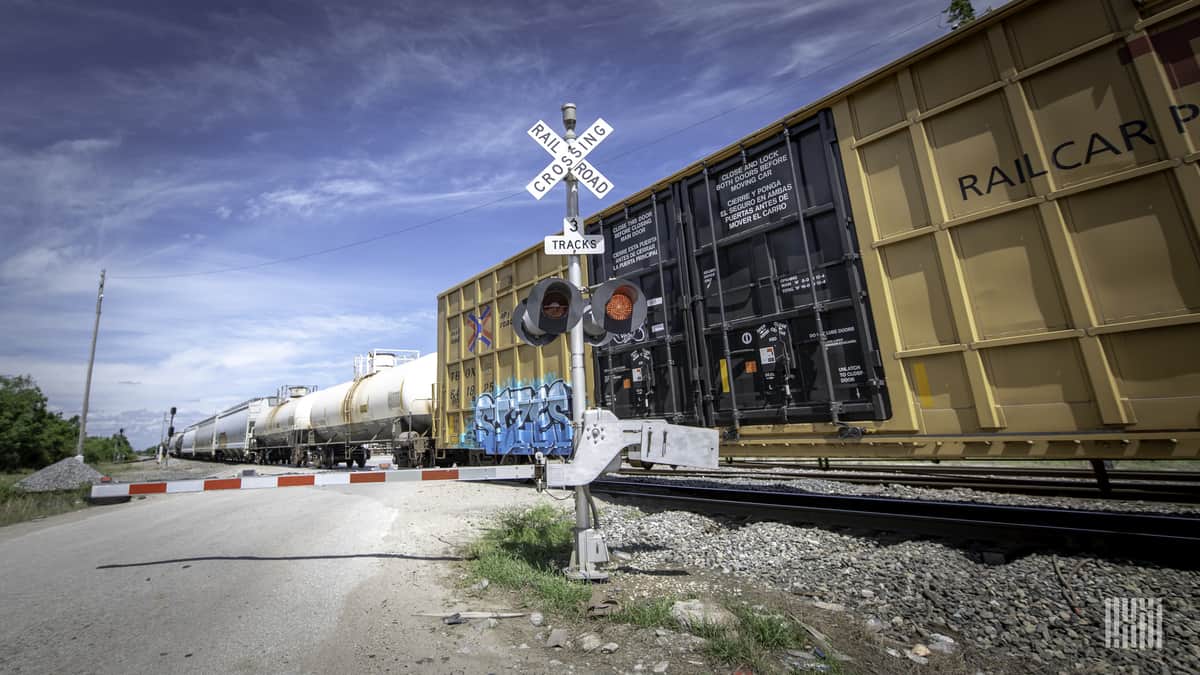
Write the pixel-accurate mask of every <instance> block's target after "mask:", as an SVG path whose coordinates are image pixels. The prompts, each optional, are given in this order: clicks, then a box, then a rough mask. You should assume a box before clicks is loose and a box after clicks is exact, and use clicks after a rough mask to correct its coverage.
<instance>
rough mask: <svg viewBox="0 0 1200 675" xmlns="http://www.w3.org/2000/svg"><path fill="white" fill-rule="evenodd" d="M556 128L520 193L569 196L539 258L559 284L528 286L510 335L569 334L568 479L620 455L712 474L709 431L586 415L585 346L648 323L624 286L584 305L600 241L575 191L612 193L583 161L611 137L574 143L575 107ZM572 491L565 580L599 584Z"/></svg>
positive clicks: (539, 138)
mask: <svg viewBox="0 0 1200 675" xmlns="http://www.w3.org/2000/svg"><path fill="white" fill-rule="evenodd" d="M562 119H563V126H564V127H565V128H566V132H567V133H566V138H565V139H564V138H561V137H559V135H558V134H556V133H555V132H554V130H553V129H551V128H550V125H548V124H546V123H545V122H543V121H541V120H538V121H537V123H536V124H534V125H533V126H532V127H530V128H529V131H528V132H526V133H528V134H529V137H530V138H532V139H533V140H534V141H536V142H537V143H538V144H539V145H540V146H542V149H543V150H545V151H546V152H548V153H550V155H551V156H552V157H554V159H553V160H552V161H551V162H550V164H549V165H548V166H546V168H544V169H542V171H541V173H539V174H538V175H537V176H535V177H534V179H533V180H532V181H530V182H529V184H528V185H526V186H525V189H526V190H527V191H528V192H529V194H531V195H533V197H534V198H535V199H539V200H540V199H541V198H542V197H544V196H546V194H547V193H548V192H549V191H550V189H551V188H553V187H554V186H555V185H557V184H558V183H559V182H560V181H561V182H563V183H565V184H566V186H567V215H566V217H565V218H563V233H562V235H554V236H549V237H546V248H545V251H546V254H547V255H565V256H568V258H567V278H566V279H559V278H551V279H543V280H541V281H539V282H538V283H536V284H534V286H533V289H532V290H530V291H529V295H528V296H526V297H525V299H524V300H521V301H520V302H519V303H518V304H517V307H516V309H515V310H514V311H513V317H512V326H513V331H514V332H515V333H516V334H517V337H518V338H520V340H521V341H522V342H524V343H526V344H529V345H533V346H535V347H544V346H545V345H548V344H550V343H551V342H553V341H554V340H555V339H556V338H557V337H558V336H560V335H563V334H569V338H570V342H569V345H570V350H569V353H570V355H571V428H572V432H573V433H572V440H573V443H574V450H573V452H572V454H571V462H570V463H569V464H567V465H566V466H568V467H571V471H573V472H578V473H587V474H588V475H596V476H598V475H600V474H601V473H603V472H605V471H608V470H610V469H611V468H612V467H614V466H617V467H619V466H620V461H621V459H620V457H621V455H620V453H621V451H622V450H623V449H624V448H626V447H630V446H638V447H639V448H640V449H641V451H642V454H643V457H652V456H663V457H666V456H670V457H673V458H674V461H672V462H667V463H669V464H670V463H673V464H679V465H683V466H699V467H716V465H717V432H716V431H713V430H711V429H694V428H689V427H681V426H678V425H674V424H667V423H666V422H664V421H661V420H630V421H621V420H618V419H617V417H616V415H614V414H612V412H610V411H607V410H598V409H589V410H585V407H586V401H587V399H586V396H587V392H586V387H587V384H586V379H585V374H584V367H583V349H584V344H585V343H586V344H590V345H592V346H597V347H598V346H602V345H605V344H608V343H609V342H610V341H612V339H613V337H614V336H616V335H624V334H629V333H633V332H634V331H636V330H637V329H638V328H640V327H641V326H642V324H643V323H645V321H646V294H645V293H644V292H643V291H642V289H641V288H640V287H639V286H638V285H637V284H635V283H633V282H631V281H626V280H624V279H612V280H609V281H605V282H604V283H602V284H600V285H599V286H598V287H596V288H595V289H594V290H592V291H591V293H590V297H588V298H584V292H585V290H586V289H584V288H582V282H583V273H582V269H581V266H580V256H581V255H595V254H599V253H604V235H603V234H594V235H589V234H585V233H584V232H583V221H582V220H581V219H580V217H579V185H580V183H582V184H583V185H584V187H586V188H587V189H588V190H590V191H591V192H592V194H594V195H595V196H596V198H597V199H603V198H604V197H605V195H607V194H608V193H609V192H610V191H612V182H611V181H609V180H608V178H607V177H605V176H604V174H602V173H600V170H599V169H597V168H596V167H595V166H594V165H592V164H590V163H589V162H587V161H586V160H585V159H584V158H585V157H586V156H587V154H588V153H590V152H591V151H592V150H594V149H595V148H596V146H597V145H599V144H600V143H601V142H602V141H604V140H605V139H606V138H608V137H609V136H610V135H611V134H612V131H613V128H612V127H611V126H610V125H609V124H608V122H605V121H604V120H603V119H597V120H596V121H595V122H593V123H592V124H591V125H590V126H588V127H586V128H584V130H583V131H581V132H580V133H579V134H576V133H575V104H574V103H565V104H563V107H562ZM659 433H661V434H662V435H661V440H659V436H658V434H659ZM668 433H669V434H670V435H669V438H670V439H671V441H670V442H668V440H667V439H668ZM557 468H558V465H551V466H548V467H547V470H546V475H547V477H548V480H549V484H551V485H552V484H554V481H553V476H552V472H553V470H555V469H557ZM593 472H594V473H593ZM588 482H590V480H589V481H588ZM574 485H575V530H574V534H575V537H574V538H575V541H574V544H575V546H574V551H573V553H572V554H571V564H570V565H569V566H568V567H567V569H566V570H564V571H565V572H566V574H567V576H568V577H571V578H573V579H587V580H603V579H607V578H608V574H606V573H605V572H603V571H601V570H598V569H596V563H602V562H607V561H608V547H607V546H605V544H604V538H603V537H602V536H601V535H600V533H598V532H596V531H595V529H593V525H594V523H595V519H594V518H593V515H594V514H593V513H592V511H591V509H592V508H593V507H592V503H593V502H592V499H591V495H590V494H589V492H588V486H587V483H586V482H585V483H575V484H574Z"/></svg>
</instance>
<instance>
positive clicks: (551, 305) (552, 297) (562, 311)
mask: <svg viewBox="0 0 1200 675" xmlns="http://www.w3.org/2000/svg"><path fill="white" fill-rule="evenodd" d="M570 311H571V299H570V298H568V297H567V296H566V294H564V293H559V292H556V291H549V292H547V293H546V295H545V296H544V297H543V298H542V315H543V316H545V317H547V318H549V319H561V318H563V317H565V316H566V315H567V313H568V312H570Z"/></svg>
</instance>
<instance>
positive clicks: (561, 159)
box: [525, 118, 613, 199]
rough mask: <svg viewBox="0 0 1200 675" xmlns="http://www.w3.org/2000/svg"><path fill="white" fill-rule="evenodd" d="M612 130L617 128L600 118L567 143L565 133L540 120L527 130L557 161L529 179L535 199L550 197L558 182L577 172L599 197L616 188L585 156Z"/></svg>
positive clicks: (583, 183) (529, 187)
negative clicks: (564, 137) (549, 193)
mask: <svg viewBox="0 0 1200 675" xmlns="http://www.w3.org/2000/svg"><path fill="white" fill-rule="evenodd" d="M612 130H613V128H612V127H611V126H609V124H608V122H605V121H604V119H603V118H600V119H597V120H596V121H595V122H593V123H592V124H591V126H589V127H587V128H586V129H584V130H583V131H581V132H580V133H579V136H578V137H577V138H576V139H575V140H574V141H573V142H572V143H567V142H566V141H565V140H563V139H562V137H561V136H559V135H558V134H556V133H554V130H553V129H551V128H550V125H549V124H546V123H545V122H543V121H541V120H538V121H537V124H534V125H533V126H532V127H530V128H529V131H527V132H526V133H528V134H529V137H530V138H532V139H533V140H535V141H537V142H538V145H540V146H542V149H543V150H545V151H546V152H548V153H550V156H551V157H553V158H554V160H553V161H551V162H550V164H548V165H546V168H545V169H542V170H541V171H540V172H539V173H538V175H537V176H535V177H534V179H533V180H531V181H529V184H528V185H526V186H525V190H526V191H528V192H529V194H531V195H533V197H534V198H535V199H541V198H542V197H545V196H546V193H547V192H549V191H550V188H552V187H554V186H555V185H557V184H558V182H559V181H561V180H562V179H564V178H566V177H567V174H568V173H570V174H574V176H575V178H576V179H577V180H578V181H579V182H580V183H581V184H582V185H583V186H584V187H586V188H587V189H588V190H591V192H592V194H594V195H596V198H597V199H603V198H604V196H605V195H607V194H608V193H609V191H611V190H612V182H610V181H609V180H608V179H607V178H605V177H604V174H602V173H600V170H599V169H597V168H596V167H594V166H592V165H591V164H589V163H588V162H587V161H585V160H584V158H585V157H587V156H588V153H590V152H591V151H592V150H595V149H596V146H597V145H600V142H601V141H603V140H604V139H606V138H608V135H609V134H611V133H612Z"/></svg>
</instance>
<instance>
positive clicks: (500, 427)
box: [472, 379, 571, 455]
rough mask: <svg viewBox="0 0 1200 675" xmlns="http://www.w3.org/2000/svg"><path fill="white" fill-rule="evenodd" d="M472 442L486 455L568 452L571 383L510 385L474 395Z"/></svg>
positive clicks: (561, 381) (569, 446)
mask: <svg viewBox="0 0 1200 675" xmlns="http://www.w3.org/2000/svg"><path fill="white" fill-rule="evenodd" d="M472 434H473V436H474V438H473V439H472V440H473V441H474V444H475V445H476V446H477V447H479V448H480V449H482V450H483V451H484V452H485V453H487V454H489V455H509V454H514V455H528V454H533V453H534V452H538V451H541V452H543V453H546V454H555V455H560V454H564V455H565V454H570V452H571V385H569V384H567V383H566V382H564V381H563V380H562V379H554V380H550V381H547V382H545V383H543V384H540V385H517V384H514V385H510V386H508V387H505V388H503V389H501V390H499V391H496V392H484V393H482V394H480V395H479V397H478V398H476V399H475V421H474V425H473V429H472Z"/></svg>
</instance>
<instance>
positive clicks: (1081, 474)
mask: <svg viewBox="0 0 1200 675" xmlns="http://www.w3.org/2000/svg"><path fill="white" fill-rule="evenodd" d="M1164 461H1169V460H1164ZM725 466H729V467H730V468H738V469H802V470H816V471H825V472H830V471H845V472H861V473H899V474H924V475H930V476H940V475H962V476H1024V477H1034V478H1078V479H1082V480H1095V478H1096V474H1095V472H1093V471H1092V470H1091V469H1082V468H1081V469H1071V468H1065V467H1054V468H1049V467H1027V466H964V465H941V464H927V465H923V466H919V465H912V464H901V465H894V464H883V463H879V464H836V463H831V464H830V465H829V466H827V467H820V466H818V465H817V464H802V463H799V462H758V461H753V460H736V461H733V462H729V463H727V464H725ZM1108 476H1109V478H1111V479H1124V480H1164V481H1174V482H1181V483H1200V471H1172V470H1169V469H1158V470H1151V471H1147V470H1137V469H1110V470H1109V471H1108Z"/></svg>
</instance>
